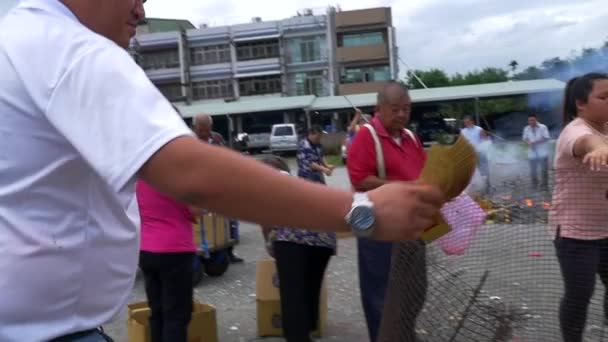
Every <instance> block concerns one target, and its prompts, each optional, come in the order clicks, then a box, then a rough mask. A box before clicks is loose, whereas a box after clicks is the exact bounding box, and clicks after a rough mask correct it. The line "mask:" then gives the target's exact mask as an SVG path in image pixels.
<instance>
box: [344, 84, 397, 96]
mask: <svg viewBox="0 0 608 342" xmlns="http://www.w3.org/2000/svg"><path fill="white" fill-rule="evenodd" d="M385 85H386V82H362V83H344V84H340V89H339V92H340V95H353V94H366V93H377V92H379V91H381V90H382V89H383V88H384V86H385Z"/></svg>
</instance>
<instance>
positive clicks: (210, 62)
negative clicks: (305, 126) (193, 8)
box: [136, 8, 398, 101]
mask: <svg viewBox="0 0 608 342" xmlns="http://www.w3.org/2000/svg"><path fill="white" fill-rule="evenodd" d="M186 23H187V22H184V21H171V20H159V19H148V23H147V24H146V25H145V26H144V27H145V28H142V29H141V30H139V31H138V32H139V33H138V35H137V39H136V40H137V45H138V54H139V62H140V64H141V66H142V67H143V68H144V69H145V70H146V72H147V74H148V75H149V77H150V79H151V80H152V81H153V82H154V83H155V84H157V85H158V86H159V88H160V89H161V91H162V92H163V93H164V94H165V95H166V96H167V97H169V98H170V99H172V100H174V101H177V100H180V99H185V100H188V101H197V100H214V99H230V100H232V99H235V100H236V99H239V98H241V97H244V96H257V95H269V94H272V95H283V96H299V95H316V96H330V95H336V94H353V93H364V92H372V91H376V90H377V89H378V85H379V84H380V83H381V82H385V81H388V80H390V79H393V78H395V77H396V75H397V73H398V69H397V66H396V65H397V64H396V63H395V60H394V56H395V54H396V47H395V44H394V29H393V28H392V26H391V10H390V8H378V9H366V10H358V11H344V12H342V11H338V12H336V10H335V9H333V8H330V9H329V10H328V11H327V13H326V14H323V15H314V14H313V13H312V11H311V10H305V11H304V12H303V13H299V14H298V16H295V17H293V18H288V19H284V20H279V21H268V22H265V21H262V20H261V19H260V18H253V20H252V22H251V23H247V24H239V25H233V26H221V27H206V26H204V25H203V26H201V27H200V28H199V29H188V24H186ZM152 24H154V25H152ZM190 25H191V24H190ZM151 27H155V29H154V30H152V29H150V28H151ZM163 27H164V28H165V29H163ZM148 32H151V33H148Z"/></svg>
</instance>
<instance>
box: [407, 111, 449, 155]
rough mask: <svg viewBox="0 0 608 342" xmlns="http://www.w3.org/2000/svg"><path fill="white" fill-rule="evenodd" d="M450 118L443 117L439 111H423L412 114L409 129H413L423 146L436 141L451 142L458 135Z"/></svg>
mask: <svg viewBox="0 0 608 342" xmlns="http://www.w3.org/2000/svg"><path fill="white" fill-rule="evenodd" d="M450 121H451V120H450V119H447V120H446V118H444V117H443V115H441V114H440V113H434V112H432V113H423V114H420V115H413V116H412V120H411V123H410V129H411V130H412V131H414V132H415V133H416V134H417V135H418V137H419V138H420V140H422V143H423V144H424V146H425V147H429V146H431V145H434V144H437V143H451V142H453V141H454V140H455V138H456V137H457V136H458V131H457V129H455V128H454V127H452V126H453V122H450Z"/></svg>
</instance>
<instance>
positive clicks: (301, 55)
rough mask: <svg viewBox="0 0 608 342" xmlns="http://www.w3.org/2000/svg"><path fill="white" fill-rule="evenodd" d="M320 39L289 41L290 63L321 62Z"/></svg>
mask: <svg viewBox="0 0 608 342" xmlns="http://www.w3.org/2000/svg"><path fill="white" fill-rule="evenodd" d="M321 44H322V40H321V37H307V38H298V39H293V40H290V41H289V44H288V49H289V56H288V60H289V62H290V63H306V62H314V61H319V60H321Z"/></svg>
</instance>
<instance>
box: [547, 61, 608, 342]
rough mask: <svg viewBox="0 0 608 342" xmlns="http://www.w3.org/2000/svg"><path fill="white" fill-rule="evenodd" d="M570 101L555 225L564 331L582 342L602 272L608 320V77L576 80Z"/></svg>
mask: <svg viewBox="0 0 608 342" xmlns="http://www.w3.org/2000/svg"><path fill="white" fill-rule="evenodd" d="M564 103H565V105H564V122H566V123H567V125H566V127H565V128H564V129H563V131H562V132H561V134H560V135H559V138H558V140H557V146H556V149H555V161H554V163H555V189H554V192H553V199H552V207H551V210H550V212H549V226H550V227H551V228H552V230H551V232H552V234H553V235H554V236H555V240H554V244H555V249H556V252H557V253H556V254H557V259H558V261H559V265H560V269H561V274H562V278H563V281H564V296H563V297H562V300H561V303H560V306H559V322H560V327H561V332H562V335H563V338H564V342H581V341H583V333H584V331H585V322H586V320H587V309H588V306H589V303H590V301H591V297H592V296H593V292H594V289H595V282H596V275H598V274H599V278H600V279H601V281H602V283H603V284H604V296H603V306H604V316H605V317H608V297H607V295H606V287H607V286H608V228H607V226H606V225H607V222H608V200H607V192H606V191H607V189H608V130H607V129H606V127H607V126H606V125H607V124H608V75H606V74H599V73H591V74H586V75H584V76H581V77H577V78H574V79H572V80H570V82H568V85H567V86H566V92H565V99H564Z"/></svg>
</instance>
